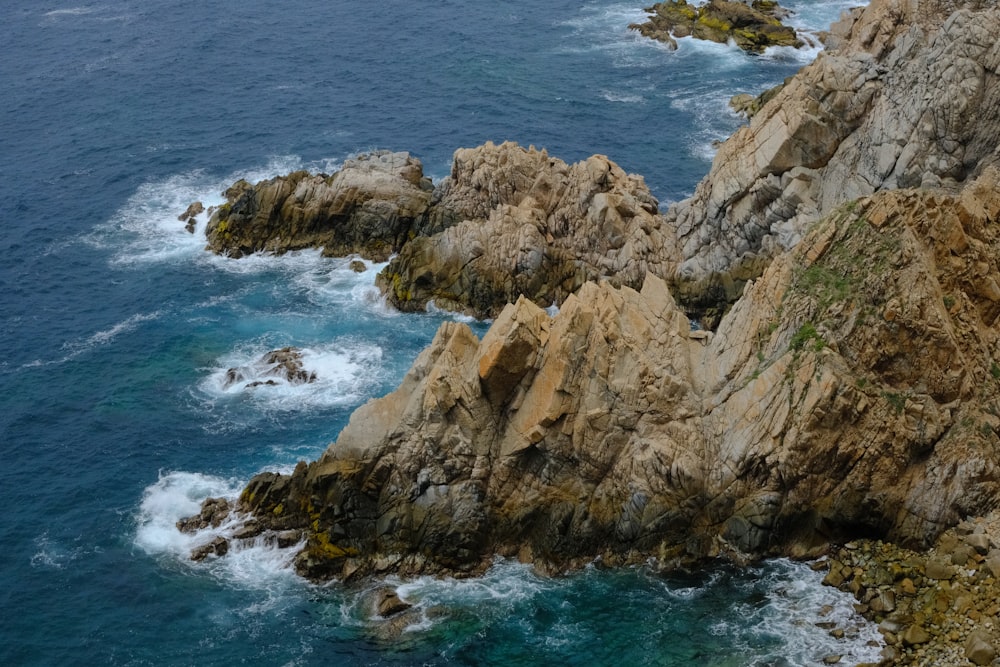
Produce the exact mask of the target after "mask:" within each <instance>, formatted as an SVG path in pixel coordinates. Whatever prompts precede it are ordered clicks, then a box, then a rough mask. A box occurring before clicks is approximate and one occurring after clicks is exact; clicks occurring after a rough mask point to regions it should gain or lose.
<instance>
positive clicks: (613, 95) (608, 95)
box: [601, 90, 646, 104]
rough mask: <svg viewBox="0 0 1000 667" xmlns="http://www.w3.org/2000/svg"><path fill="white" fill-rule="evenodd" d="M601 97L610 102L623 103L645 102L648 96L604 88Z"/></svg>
mask: <svg viewBox="0 0 1000 667" xmlns="http://www.w3.org/2000/svg"><path fill="white" fill-rule="evenodd" d="M601 98H603V99H604V100H605V101H608V102H620V103H622V104H639V103H640V102H645V101H646V98H645V97H643V96H642V95H635V94H632V93H621V92H617V91H611V90H602V91H601Z"/></svg>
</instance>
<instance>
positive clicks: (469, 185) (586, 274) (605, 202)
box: [378, 142, 676, 317]
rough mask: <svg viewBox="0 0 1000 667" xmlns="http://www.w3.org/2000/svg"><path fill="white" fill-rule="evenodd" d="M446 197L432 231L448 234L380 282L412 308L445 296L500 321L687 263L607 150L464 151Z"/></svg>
mask: <svg viewBox="0 0 1000 667" xmlns="http://www.w3.org/2000/svg"><path fill="white" fill-rule="evenodd" d="M435 199H436V203H435V206H434V212H433V214H432V217H433V218H434V222H433V224H430V225H429V230H433V229H436V228H440V227H444V231H441V232H439V233H435V234H433V235H430V236H418V237H417V238H415V239H413V240H412V241H411V242H410V243H408V244H407V245H406V246H405V247H404V248H403V249H402V250H401V251H400V253H399V256H398V257H396V258H395V259H393V260H392V262H391V263H390V264H389V266H388V267H387V268H386V269H385V270H384V271H383V272H382V273H381V274H380V276H379V279H378V282H379V285H380V286H381V287H382V289H383V291H385V292H386V293H387V296H388V299H389V302H390V303H392V304H393V305H394V306H396V307H397V308H399V309H401V310H404V311H413V310H423V309H424V308H425V307H426V305H427V303H428V302H429V301H434V303H435V304H436V305H437V306H439V307H441V308H445V309H448V310H457V311H464V312H468V313H470V314H473V315H476V316H478V317H492V316H495V315H496V314H497V313H499V312H500V310H501V309H502V308H503V307H504V306H505V305H506V304H508V303H512V302H514V301H516V300H517V298H518V297H519V296H521V295H524V296H527V297H528V298H529V299H530V300H532V301H533V302H535V303H537V304H539V305H542V306H548V305H550V304H552V303H562V301H563V300H565V298H566V297H567V296H568V295H570V294H572V293H573V292H575V291H576V290H577V289H579V287H580V286H581V285H582V284H584V283H585V282H587V281H588V280H598V279H602V278H604V279H609V280H612V281H614V282H615V283H616V284H621V285H630V286H632V287H636V288H638V287H639V286H641V285H642V280H643V278H644V276H645V274H646V273H647V272H652V273H655V274H657V275H665V274H666V273H668V271H669V267H671V266H672V265H673V264H674V263H676V256H675V253H674V251H673V244H672V242H671V239H669V238H668V237H666V236H665V235H664V234H663V232H662V230H661V225H660V217H659V215H658V210H657V201H656V199H654V198H653V196H652V195H651V194H650V192H649V189H648V188H647V187H646V185H645V183H644V182H643V180H642V178H641V177H639V176H634V175H631V174H626V173H625V172H624V171H623V170H622V169H621V168H620V167H619V166H618V165H616V164H615V163H614V162H612V161H610V160H609V159H608V158H607V157H605V156H603V155H595V156H593V157H590V158H588V159H587V160H584V161H583V162H578V163H576V164H572V165H568V164H566V163H565V162H563V161H562V160H559V159H556V158H552V157H549V155H548V153H546V152H545V151H544V150H542V151H538V150H535V149H534V148H529V149H524V148H522V147H520V146H518V145H517V144H513V143H509V142H507V143H504V144H501V145H494V144H492V143H487V144H485V145H484V146H480V147H477V148H472V149H460V150H458V151H456V152H455V158H454V163H453V166H452V171H451V175H450V176H449V178H448V179H446V180H445V181H444V182H443V183H442V184H441V185H440V186H439V187H438V189H437V192H436V195H435Z"/></svg>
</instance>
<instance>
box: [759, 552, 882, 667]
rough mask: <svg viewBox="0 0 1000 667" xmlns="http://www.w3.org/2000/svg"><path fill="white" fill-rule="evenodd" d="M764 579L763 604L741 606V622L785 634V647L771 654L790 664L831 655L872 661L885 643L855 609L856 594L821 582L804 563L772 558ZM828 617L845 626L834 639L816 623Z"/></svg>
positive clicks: (761, 631)
mask: <svg viewBox="0 0 1000 667" xmlns="http://www.w3.org/2000/svg"><path fill="white" fill-rule="evenodd" d="M769 568H770V572H769V574H768V575H767V576H766V578H765V587H766V589H767V598H768V604H767V605H765V606H762V607H758V608H756V609H749V608H748V609H747V610H746V619H745V622H749V624H750V625H751V627H752V629H753V631H754V632H756V633H758V634H761V635H777V636H779V637H782V638H784V640H785V646H784V647H782V648H781V649H780V650H779V651H778V652H777V653H776V654H775V655H773V656H768V657H769V658H771V659H773V660H775V661H777V660H779V659H785V660H787V661H788V662H789V664H793V665H814V664H817V663H820V662H821V661H822V660H823V658H825V657H827V656H830V655H840V656H842V658H841V660H842V661H843V662H844V663H845V664H857V663H859V662H871V663H875V662H878V661H879V660H880V659H881V650H882V648H883V646H884V645H885V644H884V642H883V640H882V636H881V635H880V634H879V632H878V630H877V628H876V626H875V625H874V624H873V623H870V622H868V621H867V620H865V619H864V618H863V617H862V616H860V615H859V614H858V613H857V612H856V611H855V610H854V603H855V599H854V598H853V597H852V596H851V595H849V594H847V593H843V592H841V591H839V590H837V589H835V588H832V587H829V586H824V585H823V583H822V580H823V574H822V573H820V572H814V571H813V570H812V569H811V568H810V567H809V566H808V565H806V564H805V563H797V562H793V561H790V560H786V559H779V560H776V561H772V562H771V563H770V564H769ZM825 622H830V623H834V624H835V627H838V628H841V629H843V630H844V631H845V638H844V639H836V638H834V637H833V636H831V635H830V634H829V633H828V632H827V631H826V630H824V629H823V628H821V627H819V626H817V625H816V624H817V623H825Z"/></svg>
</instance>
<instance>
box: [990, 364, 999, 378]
mask: <svg viewBox="0 0 1000 667" xmlns="http://www.w3.org/2000/svg"><path fill="white" fill-rule="evenodd" d="M990 375H992V376H993V379H994V380H1000V365H997V362H995V361H994V362H993V363H992V364H990Z"/></svg>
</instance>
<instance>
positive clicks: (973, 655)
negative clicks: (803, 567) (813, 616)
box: [816, 512, 1000, 665]
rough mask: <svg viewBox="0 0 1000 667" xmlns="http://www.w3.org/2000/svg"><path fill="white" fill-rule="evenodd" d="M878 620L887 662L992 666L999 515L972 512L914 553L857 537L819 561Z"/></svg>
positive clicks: (830, 580)
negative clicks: (976, 514)
mask: <svg viewBox="0 0 1000 667" xmlns="http://www.w3.org/2000/svg"><path fill="white" fill-rule="evenodd" d="M816 567H818V568H825V569H826V570H827V574H826V577H825V578H824V581H823V583H824V584H826V585H829V586H834V587H837V588H839V589H841V590H843V591H846V592H849V593H851V594H853V595H854V596H855V597H856V598H857V599H858V604H857V605H856V609H857V610H858V612H860V613H861V614H862V615H864V616H865V618H867V619H869V620H870V621H872V622H873V623H877V624H878V628H879V631H880V632H881V633H882V635H883V637H884V639H885V642H886V645H887V646H886V648H885V649H884V651H883V656H884V660H883V663H882V664H887V665H890V664H891V665H969V664H974V665H992V664H995V660H996V659H997V655H998V654H997V647H998V646H1000V515H998V514H997V513H995V512H994V513H990V514H988V515H987V516H983V517H976V518H970V519H967V520H964V521H962V522H960V523H959V524H958V525H957V526H955V527H954V528H951V529H949V530H948V531H946V532H945V533H943V534H942V535H941V536H940V537H939V538H938V540H937V542H936V544H935V545H934V546H933V547H932V548H930V549H928V550H922V551H912V550H909V549H906V548H904V547H901V546H899V545H896V544H891V543H887V542H882V541H874V540H856V541H853V542H849V543H847V544H846V545H844V546H843V547H841V548H839V549H838V550H836V551H835V552H834V553H831V554H830V557H829V558H828V559H825V560H823V561H820V562H818V563H817V564H816Z"/></svg>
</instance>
